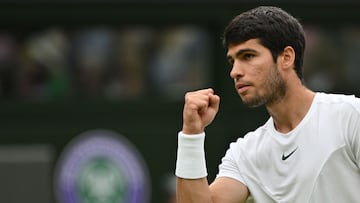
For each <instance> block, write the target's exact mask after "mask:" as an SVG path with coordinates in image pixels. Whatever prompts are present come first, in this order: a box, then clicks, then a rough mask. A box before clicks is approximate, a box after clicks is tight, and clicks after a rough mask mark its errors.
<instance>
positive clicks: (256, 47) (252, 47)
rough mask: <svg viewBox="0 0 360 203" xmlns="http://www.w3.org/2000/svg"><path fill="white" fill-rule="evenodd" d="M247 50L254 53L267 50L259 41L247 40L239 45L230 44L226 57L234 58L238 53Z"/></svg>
mask: <svg viewBox="0 0 360 203" xmlns="http://www.w3.org/2000/svg"><path fill="white" fill-rule="evenodd" d="M242 50H249V51H254V52H263V51H266V50H267V48H266V47H264V46H263V45H262V44H261V43H260V40H259V39H249V40H247V41H245V42H242V43H239V44H230V45H229V47H228V52H227V55H228V56H235V55H236V54H237V53H238V52H239V51H242Z"/></svg>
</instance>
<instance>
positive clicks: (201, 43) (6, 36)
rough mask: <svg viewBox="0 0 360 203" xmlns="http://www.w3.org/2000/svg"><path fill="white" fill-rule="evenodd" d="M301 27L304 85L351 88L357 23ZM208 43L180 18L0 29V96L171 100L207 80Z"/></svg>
mask: <svg viewBox="0 0 360 203" xmlns="http://www.w3.org/2000/svg"><path fill="white" fill-rule="evenodd" d="M305 28H306V33H307V50H306V56H305V80H306V83H307V86H309V87H310V88H312V89H314V90H318V91H334V90H335V91H337V90H338V91H342V90H345V89H346V90H348V91H349V92H352V91H354V92H357V91H359V90H358V89H359V88H358V87H360V81H359V80H358V76H359V75H360V68H358V66H359V64H360V57H359V56H358V53H360V28H359V27H357V26H343V27H340V28H339V29H333V28H320V27H318V26H305ZM218 41H219V43H220V40H218ZM212 43H213V39H211V35H210V33H209V31H208V30H206V29H203V28H201V27H197V26H185V25H184V26H173V27H162V28H154V27H148V26H132V27H122V28H116V27H111V26H94V27H86V28H76V29H64V28H60V27H48V28H43V29H38V30H32V31H28V32H26V33H22V35H21V37H19V35H18V33H14V32H12V31H0V98H2V99H20V100H31V101H48V100H53V99H66V98H103V99H104V98H105V99H109V100H129V99H141V98H144V97H147V96H154V97H164V98H169V99H179V98H182V97H183V95H184V92H185V91H187V90H193V89H198V88H203V87H208V86H210V85H211V84H212V81H211V80H212V79H213V76H212V74H213V71H212V70H213V69H214V68H219V67H214V60H215V57H214V56H213V55H214V45H213V44H212ZM216 57H218V58H219V57H224V56H216ZM224 61H225V59H224ZM220 68H221V67H220Z"/></svg>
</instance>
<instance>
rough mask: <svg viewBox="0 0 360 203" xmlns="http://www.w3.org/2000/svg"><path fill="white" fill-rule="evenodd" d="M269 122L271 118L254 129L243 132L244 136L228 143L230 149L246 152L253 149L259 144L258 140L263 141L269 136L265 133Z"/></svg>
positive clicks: (268, 127)
mask: <svg viewBox="0 0 360 203" xmlns="http://www.w3.org/2000/svg"><path fill="white" fill-rule="evenodd" d="M271 123H272V119H271V118H269V119H268V121H267V122H266V123H265V124H264V125H262V126H260V127H258V128H257V129H255V130H252V131H249V132H248V133H246V134H245V136H243V137H240V138H238V139H237V140H236V141H235V142H232V143H231V144H230V150H236V151H238V152H239V151H242V153H248V152H250V151H252V150H254V149H255V147H254V146H259V144H260V142H263V141H265V139H266V138H267V137H269V136H266V135H267V132H268V131H269V129H270V124H271Z"/></svg>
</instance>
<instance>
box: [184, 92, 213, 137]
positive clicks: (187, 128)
mask: <svg viewBox="0 0 360 203" xmlns="http://www.w3.org/2000/svg"><path fill="white" fill-rule="evenodd" d="M219 104H220V97H219V96H218V95H215V94H214V90H213V89H211V88H209V89H202V90H198V91H193V92H188V93H186V95H185V104H184V110H183V129H182V131H183V133H185V134H198V133H202V132H204V130H205V127H206V126H208V125H209V124H210V123H211V122H212V121H213V120H214V118H215V115H216V114H217V112H218V110H219Z"/></svg>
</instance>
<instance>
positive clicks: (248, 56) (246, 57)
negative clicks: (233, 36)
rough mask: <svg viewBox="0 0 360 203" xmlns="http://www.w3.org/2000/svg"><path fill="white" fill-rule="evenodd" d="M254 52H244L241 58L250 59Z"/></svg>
mask: <svg viewBox="0 0 360 203" xmlns="http://www.w3.org/2000/svg"><path fill="white" fill-rule="evenodd" d="M254 56H255V55H254V54H251V53H247V54H244V55H243V58H244V59H245V60H250V59H252V58H254Z"/></svg>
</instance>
